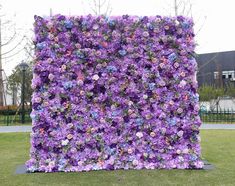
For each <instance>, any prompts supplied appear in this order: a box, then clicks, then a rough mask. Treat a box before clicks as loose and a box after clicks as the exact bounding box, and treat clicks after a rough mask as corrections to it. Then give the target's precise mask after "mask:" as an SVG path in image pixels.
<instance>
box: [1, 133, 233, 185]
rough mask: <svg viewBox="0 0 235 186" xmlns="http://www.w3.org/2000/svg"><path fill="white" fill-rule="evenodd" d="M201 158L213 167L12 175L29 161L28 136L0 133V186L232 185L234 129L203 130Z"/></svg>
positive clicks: (25, 134)
mask: <svg viewBox="0 0 235 186" xmlns="http://www.w3.org/2000/svg"><path fill="white" fill-rule="evenodd" d="M201 137H202V151H203V158H205V159H207V160H208V161H209V162H210V163H212V164H214V165H215V166H216V169H214V170H210V171H205V170H200V171H199V170H138V171H137V170H129V171H124V170H119V171H109V172H108V171H92V172H82V173H46V174H45V173H32V174H23V175H14V171H15V169H16V166H17V165H20V164H23V163H24V162H25V161H26V160H27V159H28V153H29V133H11V134H0V158H1V159H0V185H1V186H14V185H15V186H21V185H22V186H28V185H42V186H47V185H48V186H62V185H70V186H73V185H89V186H92V185H102V186H106V185H107V186H112V185H122V186H125V185H134V186H137V185H144V186H147V185H153V186H155V185H179V186H181V185H190V186H191V185H198V186H204V185H231V186H232V185H235V130H233V131H229V130H202V131H201Z"/></svg>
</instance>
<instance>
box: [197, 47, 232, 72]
mask: <svg viewBox="0 0 235 186" xmlns="http://www.w3.org/2000/svg"><path fill="white" fill-rule="evenodd" d="M196 60H197V63H198V69H199V72H201V73H204V72H212V71H217V68H218V65H219V66H220V68H221V70H222V71H227V70H235V51H226V52H214V53H206V54H198V56H197V57H196ZM217 64H218V65H217Z"/></svg>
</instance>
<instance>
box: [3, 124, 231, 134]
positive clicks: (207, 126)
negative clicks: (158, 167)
mask: <svg viewBox="0 0 235 186" xmlns="http://www.w3.org/2000/svg"><path fill="white" fill-rule="evenodd" d="M201 129H206V130H208V129H209V130H210V129H219V130H235V124H202V126H201ZM31 130H32V126H0V133H8V132H31Z"/></svg>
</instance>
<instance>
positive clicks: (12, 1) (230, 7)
mask: <svg viewBox="0 0 235 186" xmlns="http://www.w3.org/2000/svg"><path fill="white" fill-rule="evenodd" d="M87 1H89V0H83V1H82V0H56V1H55V0H37V1H35V0H20V1H17V0H0V4H1V5H2V6H3V8H2V11H1V14H2V12H4V14H5V15H6V16H5V18H8V19H13V20H14V22H15V24H16V27H17V28H18V30H19V33H18V35H17V38H16V39H15V41H14V42H13V43H12V44H11V45H10V46H8V47H5V48H3V52H6V51H7V50H9V49H10V48H12V47H14V44H16V43H17V42H19V41H20V40H21V38H22V37H23V35H24V34H27V35H30V31H29V30H30V29H32V24H33V16H34V15H35V14H36V15H41V16H45V15H47V16H48V15H49V14H50V8H52V12H53V14H57V13H61V14H66V15H86V14H88V13H92V11H91V9H90V7H89V6H88V3H87ZM101 1H102V0H101ZM185 1H187V0H185ZM173 2H174V0H110V4H111V7H112V12H111V15H123V14H130V15H173V14H174V11H173ZM191 3H192V11H191V12H192V15H193V18H194V22H195V28H194V30H195V33H196V42H197V43H198V47H197V48H196V52H197V53H209V52H217V51H229V50H235V24H234V18H235V11H234V8H235V0H223V1H219V0H217V1H215V0H191ZM188 9H189V4H186V10H188ZM181 11H182V8H180V10H179V12H181ZM185 14H186V12H185ZM14 15H15V17H14ZM5 18H4V17H2V19H5ZM9 33H10V31H7V30H4V29H3V32H2V35H3V36H4V37H10V36H9V35H10V34H9ZM22 47H23V46H22ZM18 49H19V50H20V48H18ZM15 52H17V49H16V50H15ZM13 53H14V52H13ZM13 53H12V54H13ZM9 55H10V54H9ZM23 59H25V54H23V53H19V54H17V55H16V56H15V57H12V58H7V59H4V61H3V67H4V69H5V71H6V73H7V74H10V73H11V70H12V68H13V67H14V66H15V65H17V64H18V63H19V62H20V61H21V60H23Z"/></svg>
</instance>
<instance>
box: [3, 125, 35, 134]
mask: <svg viewBox="0 0 235 186" xmlns="http://www.w3.org/2000/svg"><path fill="white" fill-rule="evenodd" d="M31 130H32V126H0V133H8V132H31Z"/></svg>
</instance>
